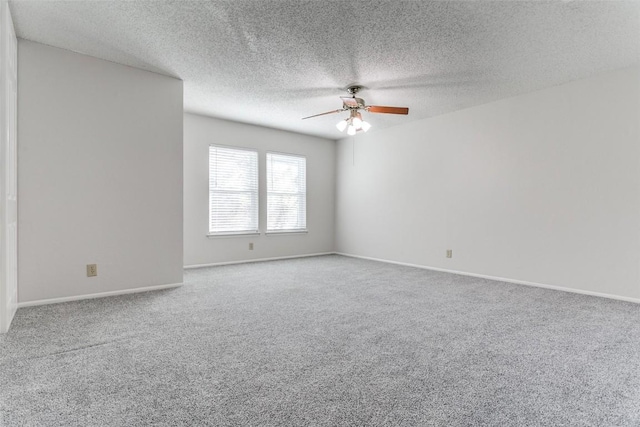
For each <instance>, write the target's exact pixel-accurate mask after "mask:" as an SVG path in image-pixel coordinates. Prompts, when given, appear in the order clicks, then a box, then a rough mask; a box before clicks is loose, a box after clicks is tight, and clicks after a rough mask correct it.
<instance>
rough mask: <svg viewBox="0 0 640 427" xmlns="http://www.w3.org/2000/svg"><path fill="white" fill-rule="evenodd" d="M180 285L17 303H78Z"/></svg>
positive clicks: (23, 304) (179, 284)
mask: <svg viewBox="0 0 640 427" xmlns="http://www.w3.org/2000/svg"><path fill="white" fill-rule="evenodd" d="M180 286H182V283H171V284H168V285H157V286H146V287H144V288H133V289H123V290H119V291H109V292H99V293H95V294H86V295H74V296H71V297H62V298H50V299H41V300H36V301H25V302H19V303H18V308H22V307H32V306H35V305H46V304H58V303H60V302H69V301H80V300H85V299H94V298H104V297H112V296H116V295H126V294H136V293H138V292H149V291H159V290H162V289H170V288H178V287H180Z"/></svg>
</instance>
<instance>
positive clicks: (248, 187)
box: [209, 145, 258, 234]
mask: <svg viewBox="0 0 640 427" xmlns="http://www.w3.org/2000/svg"><path fill="white" fill-rule="evenodd" d="M257 232H258V152H257V151H253V150H244V149H235V148H228V147H218V146H215V145H211V146H209V233H210V234H234V233H257Z"/></svg>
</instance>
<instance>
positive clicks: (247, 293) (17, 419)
mask: <svg viewBox="0 0 640 427" xmlns="http://www.w3.org/2000/svg"><path fill="white" fill-rule="evenodd" d="M185 282H186V284H185V286H183V287H182V288H178V289H173V290H166V291H159V292H152V293H144V294H135V295H128V296H120V297H112V298H103V299H97V300H88V301H80V302H72V303H64V304H57V305H49V306H41V307H32V308H23V309H20V310H19V311H18V313H17V315H16V318H15V320H14V323H13V327H12V329H11V331H10V333H9V334H7V335H6V336H2V337H1V338H0V369H1V370H0V425H2V426H146V425H158V426H205V425H211V426H275V425H278V426H280V425H285V426H417V425H420V426H429V425H433V426H485V425H486V426H546V425H549V426H559V425H564V426H638V425H640V306H639V305H636V304H632V303H624V302H619V301H612V300H606V299H599V298H595V297H588V296H583V295H577V294H570V293H563V292H556V291H550V290H544V289H537V288H531V287H525V286H518V285H511V284H506V283H500V282H493V281H489V280H484V279H477V278H471V277H463V276H456V275H452V274H446V273H439V272H433V271H428V270H421V269H416V268H410V267H402V266H396V265H390V264H383V263H376V262H373V261H365V260H358V259H351V258H345V257H340V256H324V257H315V258H304V259H295V260H287V261H275V262H264V263H255V264H243V265H233V266H225V267H216V268H206V269H199V270H190V271H187V272H186V277H185Z"/></svg>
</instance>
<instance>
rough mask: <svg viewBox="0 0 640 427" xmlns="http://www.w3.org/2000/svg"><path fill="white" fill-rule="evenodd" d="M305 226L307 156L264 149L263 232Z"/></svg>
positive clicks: (291, 229) (295, 229) (295, 228)
mask: <svg viewBox="0 0 640 427" xmlns="http://www.w3.org/2000/svg"><path fill="white" fill-rule="evenodd" d="M306 228H307V159H306V158H304V157H301V156H291V155H288V154H276V153H267V232H269V231H306Z"/></svg>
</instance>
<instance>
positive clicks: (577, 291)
mask: <svg viewBox="0 0 640 427" xmlns="http://www.w3.org/2000/svg"><path fill="white" fill-rule="evenodd" d="M335 254H336V255H343V256H347V257H351V258H360V259H368V260H371V261H379V262H385V263H388V264H397V265H405V266H407V267H416V268H422V269H425V270H433V271H441V272H443V273H452V274H459V275H461V276H470V277H479V278H481V279H489V280H495V281H498V282H507V283H513V284H516V285H525V286H533V287H536V288H545V289H552V290H554V291H562V292H571V293H574V294H582V295H590V296H594V297H601V298H609V299H615V300H619V301H626V302H634V303H636V304H640V299H638V298H631V297H625V296H622V295H614V294H605V293H601V292H593V291H586V290H582V289H574V288H565V287H562V286H556V285H547V284H544V283H536V282H528V281H526V280H516V279H508V278H506V277H497V276H487V275H485V274H475V273H468V272H466V271H457V270H448V269H445V268H438V267H429V266H426V265H419V264H410V263H407V262H399V261H390V260H387V259H381V258H372V257H367V256H361V255H353V254H347V253H343V252H335Z"/></svg>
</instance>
